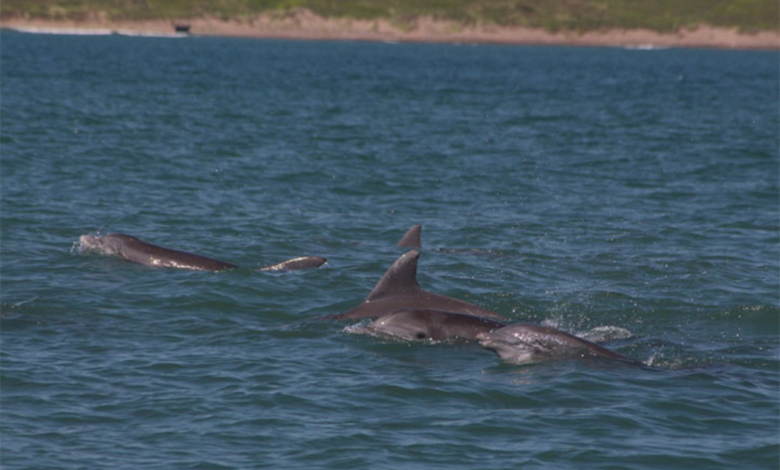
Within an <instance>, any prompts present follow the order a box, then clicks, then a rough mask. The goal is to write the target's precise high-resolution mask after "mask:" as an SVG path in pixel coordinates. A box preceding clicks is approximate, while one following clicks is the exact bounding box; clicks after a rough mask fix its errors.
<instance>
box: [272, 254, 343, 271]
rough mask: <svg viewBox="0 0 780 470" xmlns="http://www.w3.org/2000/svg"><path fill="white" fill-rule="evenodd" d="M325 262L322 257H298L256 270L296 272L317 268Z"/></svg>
mask: <svg viewBox="0 0 780 470" xmlns="http://www.w3.org/2000/svg"><path fill="white" fill-rule="evenodd" d="M327 261H328V260H327V259H325V258H323V257H322V256H300V257H298V258H292V259H288V260H287V261H282V262H281V263H276V264H272V265H271V266H265V267H262V268H258V271H296V270H298V269H307V268H319V267H320V266H322V265H323V264H325V263H326V262H327Z"/></svg>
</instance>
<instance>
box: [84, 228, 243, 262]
mask: <svg viewBox="0 0 780 470" xmlns="http://www.w3.org/2000/svg"><path fill="white" fill-rule="evenodd" d="M79 249H80V250H81V251H94V252H97V253H101V254H104V255H113V256H119V257H120V258H124V259H126V260H127V261H132V262H134V263H138V264H143V265H145V266H154V267H160V268H178V269H193V270H196V271H222V270H224V269H233V268H236V267H237V266H236V265H235V264H231V263H228V262H225V261H219V260H216V259H211V258H206V257H205V256H200V255H196V254H193V253H187V252H186V251H179V250H172V249H170V248H163V247H161V246H157V245H152V244H151V243H147V242H145V241H143V240H140V239H138V238H135V237H133V236H130V235H126V234H124V233H108V234H106V235H82V236H81V237H79Z"/></svg>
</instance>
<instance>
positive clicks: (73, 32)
mask: <svg viewBox="0 0 780 470" xmlns="http://www.w3.org/2000/svg"><path fill="white" fill-rule="evenodd" d="M9 29H11V30H13V31H16V32H19V33H28V34H59V35H64V36H112V35H117V36H134V37H147V38H186V37H187V36H189V34H186V33H160V32H155V31H134V30H128V29H111V28H43V27H37V26H15V27H11V28H9Z"/></svg>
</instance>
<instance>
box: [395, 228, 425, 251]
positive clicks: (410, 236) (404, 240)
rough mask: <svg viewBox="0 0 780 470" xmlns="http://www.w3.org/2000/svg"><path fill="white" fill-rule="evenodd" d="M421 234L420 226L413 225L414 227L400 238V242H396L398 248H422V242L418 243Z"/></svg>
mask: <svg viewBox="0 0 780 470" xmlns="http://www.w3.org/2000/svg"><path fill="white" fill-rule="evenodd" d="M421 232H422V225H415V226H414V227H412V228H410V229H409V231H407V232H406V233H405V234H404V236H403V237H401V241H399V242H398V246H403V247H406V248H420V247H422V242H420V234H421Z"/></svg>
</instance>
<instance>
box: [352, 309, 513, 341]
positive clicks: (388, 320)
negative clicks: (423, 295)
mask: <svg viewBox="0 0 780 470" xmlns="http://www.w3.org/2000/svg"><path fill="white" fill-rule="evenodd" d="M503 326H505V325H504V323H500V322H497V321H495V320H490V319H487V318H479V317H475V316H472V315H464V314H462V313H452V312H442V311H440V310H430V309H417V310H412V309H405V310H398V311H396V312H393V313H391V314H389V315H385V316H382V317H379V318H377V319H376V320H374V322H373V323H371V324H370V325H368V326H367V327H366V328H365V329H366V330H367V331H369V332H371V333H379V334H384V335H389V336H396V337H398V338H402V339H408V340H432V341H446V340H455V339H463V340H469V341H473V340H475V339H476V338H477V335H478V334H479V333H488V332H490V331H492V330H495V329H498V328H501V327H503Z"/></svg>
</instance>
